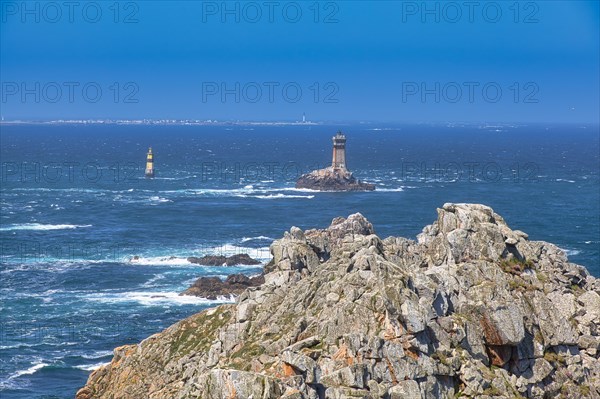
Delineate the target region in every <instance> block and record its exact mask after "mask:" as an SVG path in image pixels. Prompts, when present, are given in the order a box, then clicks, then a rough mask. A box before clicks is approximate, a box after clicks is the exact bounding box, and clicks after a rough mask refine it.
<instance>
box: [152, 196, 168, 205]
mask: <svg viewBox="0 0 600 399" xmlns="http://www.w3.org/2000/svg"><path fill="white" fill-rule="evenodd" d="M150 201H152V202H158V203H163V202H173V200H170V199H168V198H163V197H159V196H157V195H154V196H152V197H150Z"/></svg>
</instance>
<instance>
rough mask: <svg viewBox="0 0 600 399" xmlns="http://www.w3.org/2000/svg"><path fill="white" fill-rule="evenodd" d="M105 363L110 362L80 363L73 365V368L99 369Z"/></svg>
mask: <svg viewBox="0 0 600 399" xmlns="http://www.w3.org/2000/svg"><path fill="white" fill-rule="evenodd" d="M107 364H110V362H100V363H94V364H81V365H79V366H75V368H76V369H79V370H85V371H93V370H96V369H99V368H100V367H102V366H106V365H107Z"/></svg>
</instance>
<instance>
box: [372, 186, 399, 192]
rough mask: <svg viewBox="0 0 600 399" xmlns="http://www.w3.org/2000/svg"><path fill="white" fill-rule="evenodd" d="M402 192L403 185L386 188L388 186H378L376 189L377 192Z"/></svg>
mask: <svg viewBox="0 0 600 399" xmlns="http://www.w3.org/2000/svg"><path fill="white" fill-rule="evenodd" d="M377 191H379V192H384V193H386V192H400V191H404V189H403V188H402V187H397V188H386V187H377V188H376V189H375V192H377Z"/></svg>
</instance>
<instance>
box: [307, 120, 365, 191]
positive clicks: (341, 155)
mask: <svg viewBox="0 0 600 399" xmlns="http://www.w3.org/2000/svg"><path fill="white" fill-rule="evenodd" d="M296 188H306V189H312V190H319V191H373V190H375V185H374V184H370V183H365V182H362V181H360V180H358V179H356V178H355V177H354V176H353V175H352V172H350V171H349V170H348V168H347V164H346V136H345V135H344V134H343V133H342V132H341V131H338V132H337V134H336V135H335V136H333V159H332V162H331V166H330V167H327V168H324V169H318V170H314V171H312V172H310V173H307V174H304V175H302V176H300V178H299V179H298V180H297V181H296Z"/></svg>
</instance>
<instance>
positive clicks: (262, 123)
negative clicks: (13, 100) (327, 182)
mask: <svg viewBox="0 0 600 399" xmlns="http://www.w3.org/2000/svg"><path fill="white" fill-rule="evenodd" d="M0 125H161V126H164V125H177V126H181V125H185V126H189V125H191V126H235V125H239V126H253V125H254V126H318V125H324V123H323V122H312V121H305V122H303V121H293V122H292V121H270V122H269V121H219V120H212V119H206V120H199V119H58V120H50V121H48V120H45V121H35V120H11V121H6V120H3V121H1V122H0Z"/></svg>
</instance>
